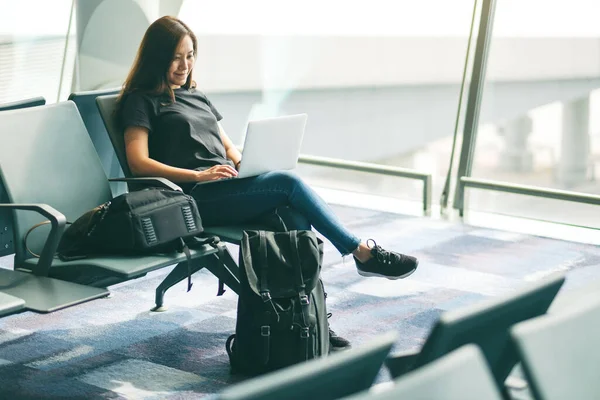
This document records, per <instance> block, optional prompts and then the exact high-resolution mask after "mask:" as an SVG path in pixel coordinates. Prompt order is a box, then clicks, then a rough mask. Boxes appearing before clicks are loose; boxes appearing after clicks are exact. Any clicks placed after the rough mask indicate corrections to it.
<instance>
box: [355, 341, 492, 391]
mask: <svg viewBox="0 0 600 400" xmlns="http://www.w3.org/2000/svg"><path fill="white" fill-rule="evenodd" d="M396 399H410V400H502V396H501V394H500V392H499V391H498V388H497V387H496V384H495V382H494V378H493V377H492V374H491V372H490V371H489V368H488V365H487V363H486V361H485V358H484V356H483V354H482V353H481V350H479V348H478V347H477V346H476V345H473V344H468V345H465V346H462V347H460V348H459V349H458V350H454V351H452V352H451V353H449V354H447V355H445V356H443V357H441V358H439V359H437V360H435V361H432V362H431V363H429V364H427V365H425V366H423V367H420V368H418V369H416V370H415V371H412V372H409V373H408V374H406V375H404V376H402V377H400V378H398V379H396V380H395V381H394V382H393V385H392V386H391V387H389V388H385V389H381V390H378V391H376V392H373V391H366V392H361V393H359V394H357V395H354V396H350V397H347V398H344V400H396Z"/></svg>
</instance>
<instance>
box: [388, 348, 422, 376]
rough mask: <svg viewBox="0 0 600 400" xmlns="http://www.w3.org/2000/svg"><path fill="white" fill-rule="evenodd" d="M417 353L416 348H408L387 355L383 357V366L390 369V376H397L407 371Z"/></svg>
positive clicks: (415, 358)
mask: <svg viewBox="0 0 600 400" xmlns="http://www.w3.org/2000/svg"><path fill="white" fill-rule="evenodd" d="M419 354H420V353H419V351H417V350H408V351H405V352H403V353H396V354H391V355H389V356H388V357H387V358H386V359H385V366H386V367H387V369H388V370H389V371H390V374H391V375H392V378H397V377H399V376H402V375H404V374H405V373H407V372H409V371H410V370H411V369H412V366H413V365H414V363H415V361H416V360H417V357H418V356H419Z"/></svg>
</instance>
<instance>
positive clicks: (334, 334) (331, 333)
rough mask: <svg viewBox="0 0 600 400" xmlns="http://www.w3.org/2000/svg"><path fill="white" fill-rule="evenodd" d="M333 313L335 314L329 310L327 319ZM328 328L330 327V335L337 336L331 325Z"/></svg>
mask: <svg viewBox="0 0 600 400" xmlns="http://www.w3.org/2000/svg"><path fill="white" fill-rule="evenodd" d="M332 315H333V314H332V313H330V312H328V313H327V319H329V318H331V316H332ZM328 328H329V336H337V334H336V333H335V332H334V331H333V329H331V327H328Z"/></svg>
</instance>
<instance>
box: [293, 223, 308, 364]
mask: <svg viewBox="0 0 600 400" xmlns="http://www.w3.org/2000/svg"><path fill="white" fill-rule="evenodd" d="M290 247H291V249H292V263H293V266H294V280H295V281H296V282H295V283H296V290H298V299H299V301H300V307H301V309H302V323H303V326H302V328H301V331H300V338H301V339H302V340H303V341H304V344H305V347H306V359H308V338H309V337H310V331H309V329H308V326H309V325H308V323H309V321H310V314H309V312H310V311H309V305H310V300H309V298H308V296H307V294H306V285H304V277H303V276H302V264H301V260H300V251H299V250H298V231H296V230H293V231H290Z"/></svg>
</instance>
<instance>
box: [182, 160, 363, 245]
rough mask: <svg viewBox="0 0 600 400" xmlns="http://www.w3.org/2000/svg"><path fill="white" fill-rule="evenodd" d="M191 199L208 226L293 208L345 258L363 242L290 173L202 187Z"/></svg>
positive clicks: (198, 186) (192, 192)
mask: <svg viewBox="0 0 600 400" xmlns="http://www.w3.org/2000/svg"><path fill="white" fill-rule="evenodd" d="M191 195H192V196H193V197H194V198H195V199H196V202H197V203H198V208H199V210H200V214H201V216H202V222H203V223H204V224H205V225H206V226H215V225H227V224H239V223H245V222H249V221H252V220H255V219H256V218H258V217H260V216H261V215H264V214H265V213H267V212H269V211H272V210H274V209H275V208H278V207H282V206H290V207H291V208H292V209H294V210H296V211H298V212H299V213H300V214H302V215H303V216H304V217H305V218H306V220H307V221H308V222H309V223H310V225H312V226H313V227H314V228H315V229H316V230H317V231H318V232H319V233H321V234H322V235H323V236H325V237H326V238H327V239H328V240H329V241H330V242H331V243H332V244H333V245H334V246H335V247H336V248H337V249H338V250H339V251H340V253H341V254H342V255H346V254H350V253H352V252H353V251H355V250H356V249H357V248H358V246H359V244H360V239H358V238H357V237H356V236H354V235H352V234H351V233H350V232H349V231H348V230H347V229H346V228H345V227H344V226H343V225H342V223H341V222H340V221H339V220H338V218H337V216H336V215H335V214H334V213H333V211H332V210H331V208H330V207H329V206H328V205H327V203H325V202H324V201H323V199H321V198H320V197H319V196H318V195H317V194H316V193H315V192H314V191H313V190H312V189H311V188H310V187H309V186H308V185H306V184H305V183H304V182H303V181H302V179H300V178H299V177H298V176H297V175H295V174H293V173H290V172H283V171H282V172H279V171H278V172H269V173H266V174H262V175H259V176H255V177H252V178H245V179H239V180H237V179H231V180H226V181H222V182H214V183H210V184H200V185H196V186H195V187H194V189H192V191H191Z"/></svg>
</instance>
